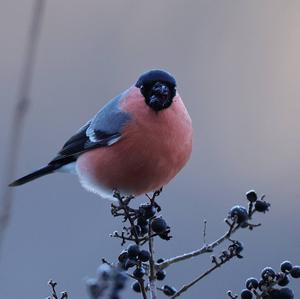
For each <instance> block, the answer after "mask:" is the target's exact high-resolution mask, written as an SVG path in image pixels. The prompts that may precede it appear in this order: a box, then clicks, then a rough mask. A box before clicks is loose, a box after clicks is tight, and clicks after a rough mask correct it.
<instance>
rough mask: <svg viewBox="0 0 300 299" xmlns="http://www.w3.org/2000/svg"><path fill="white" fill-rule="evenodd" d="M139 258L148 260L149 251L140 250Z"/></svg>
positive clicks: (143, 260) (144, 260)
mask: <svg viewBox="0 0 300 299" xmlns="http://www.w3.org/2000/svg"><path fill="white" fill-rule="evenodd" d="M139 258H140V260H141V261H142V262H148V261H149V259H150V253H149V251H147V250H141V252H140V254H139Z"/></svg>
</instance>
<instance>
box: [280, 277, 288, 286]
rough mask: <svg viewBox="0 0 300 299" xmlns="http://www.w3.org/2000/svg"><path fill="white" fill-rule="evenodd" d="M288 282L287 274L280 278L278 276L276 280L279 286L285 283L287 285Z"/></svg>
mask: <svg viewBox="0 0 300 299" xmlns="http://www.w3.org/2000/svg"><path fill="white" fill-rule="evenodd" d="M289 282H290V280H289V278H288V276H287V275H284V276H283V277H282V278H280V279H279V280H278V285H279V286H281V287H285V286H286V285H288V284H289Z"/></svg>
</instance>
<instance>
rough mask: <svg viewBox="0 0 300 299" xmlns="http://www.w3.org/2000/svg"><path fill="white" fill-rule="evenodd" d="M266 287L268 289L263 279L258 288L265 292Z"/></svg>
mask: <svg viewBox="0 0 300 299" xmlns="http://www.w3.org/2000/svg"><path fill="white" fill-rule="evenodd" d="M264 287H266V282H265V281H264V280H263V279H262V280H260V281H259V282H258V288H259V289H260V290H261V291H263V289H264Z"/></svg>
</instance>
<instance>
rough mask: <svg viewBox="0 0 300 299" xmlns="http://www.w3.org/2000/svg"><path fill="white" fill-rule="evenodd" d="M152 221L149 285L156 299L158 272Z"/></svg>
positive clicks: (153, 298) (152, 297)
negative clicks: (155, 260)
mask: <svg viewBox="0 0 300 299" xmlns="http://www.w3.org/2000/svg"><path fill="white" fill-rule="evenodd" d="M151 231H152V229H151V221H150V222H149V252H150V260H149V266H150V275H149V285H150V294H151V299H156V298H157V294H156V284H155V281H156V271H155V262H154V244H153V241H154V240H153V237H152V236H151Z"/></svg>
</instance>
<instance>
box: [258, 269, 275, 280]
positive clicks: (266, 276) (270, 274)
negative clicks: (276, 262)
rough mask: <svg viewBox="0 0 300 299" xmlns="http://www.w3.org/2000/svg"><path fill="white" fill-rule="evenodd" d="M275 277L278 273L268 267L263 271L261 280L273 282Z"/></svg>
mask: <svg viewBox="0 0 300 299" xmlns="http://www.w3.org/2000/svg"><path fill="white" fill-rule="evenodd" d="M275 276H276V273H275V271H274V270H273V269H272V268H271V267H266V268H264V269H263V270H262V271H261V278H262V279H263V280H265V281H269V280H272V279H274V278H275Z"/></svg>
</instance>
